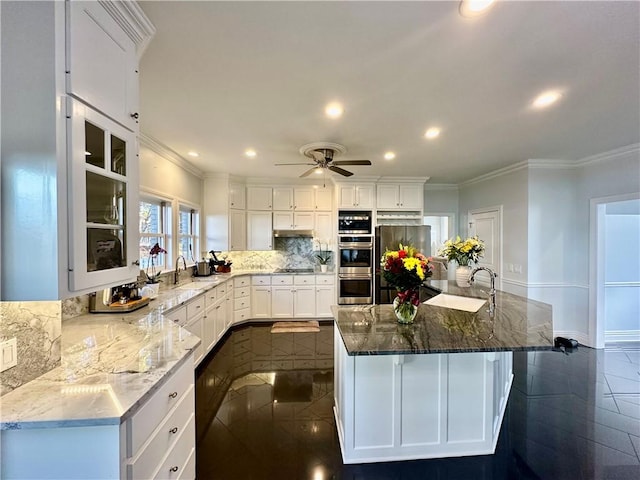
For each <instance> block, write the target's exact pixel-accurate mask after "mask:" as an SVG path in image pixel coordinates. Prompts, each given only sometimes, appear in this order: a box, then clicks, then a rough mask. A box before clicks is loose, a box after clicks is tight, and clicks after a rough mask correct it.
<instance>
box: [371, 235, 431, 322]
mask: <svg viewBox="0 0 640 480" xmlns="http://www.w3.org/2000/svg"><path fill="white" fill-rule="evenodd" d="M380 267H381V269H382V276H383V278H384V279H385V280H386V281H387V283H388V284H389V285H391V286H392V287H395V289H396V290H397V291H398V294H397V297H396V300H394V310H395V311H396V315H397V316H398V320H400V321H402V320H401V318H408V317H409V316H410V314H413V316H415V312H416V311H417V306H418V305H420V295H419V292H418V287H420V285H422V284H423V282H424V281H425V280H426V279H427V278H429V277H430V276H431V273H432V265H431V263H430V259H429V258H427V257H425V256H424V255H423V254H422V253H420V252H418V251H417V250H416V249H415V248H414V247H412V246H410V245H402V244H400V248H399V249H398V250H386V251H385V252H384V254H383V255H382V258H380ZM411 321H413V318H411V319H410V320H408V321H406V322H403V323H410V322H411Z"/></svg>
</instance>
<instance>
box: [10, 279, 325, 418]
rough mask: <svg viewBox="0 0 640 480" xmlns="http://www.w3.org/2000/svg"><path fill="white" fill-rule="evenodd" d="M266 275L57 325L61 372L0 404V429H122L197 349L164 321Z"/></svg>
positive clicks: (175, 292) (164, 295)
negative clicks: (208, 295) (209, 295)
mask: <svg viewBox="0 0 640 480" xmlns="http://www.w3.org/2000/svg"><path fill="white" fill-rule="evenodd" d="M272 273H274V272H273V271H271V270H236V271H234V272H232V273H221V274H216V275H212V276H208V277H192V278H189V279H187V278H183V281H182V282H181V285H182V287H181V288H175V287H174V288H169V289H164V290H160V293H159V295H158V297H157V298H156V299H154V300H152V301H151V302H150V303H149V304H148V305H147V306H145V307H143V308H141V309H139V310H136V311H134V312H130V313H113V314H111V313H96V314H93V313H89V314H85V315H80V316H78V317H75V318H72V319H69V320H64V321H63V322H62V345H61V349H62V359H61V366H60V367H58V368H55V369H54V370H51V371H50V372H48V373H46V374H44V375H42V376H40V377H38V378H36V379H35V380H32V381H31V382H29V383H26V384H25V385H22V386H21V387H19V388H17V389H15V390H13V391H11V392H9V393H7V394H6V395H4V396H2V397H1V398H0V410H1V418H0V430H12V429H29V428H55V427H72V426H88V425H118V424H120V423H122V422H124V421H125V420H126V419H127V418H129V416H130V415H132V414H133V413H134V412H135V411H136V410H137V408H138V406H139V405H141V404H142V403H144V402H145V401H146V399H147V398H148V397H149V396H150V395H152V394H153V392H155V391H156V390H157V389H158V388H159V387H160V385H162V383H163V381H164V380H165V379H166V377H167V375H169V374H171V373H173V372H174V371H176V370H177V369H178V368H179V366H180V365H182V364H183V363H184V361H185V360H186V358H187V356H188V355H189V353H191V352H192V351H193V350H194V349H195V348H196V347H197V346H198V344H199V343H200V339H199V338H198V337H196V336H195V335H193V334H191V333H189V332H188V331H186V330H184V329H183V328H181V327H180V326H179V325H177V324H175V323H174V322H172V321H169V320H167V319H165V315H164V314H166V313H167V312H169V311H170V310H172V309H174V308H177V307H180V306H181V305H184V304H185V303H186V302H188V301H189V300H191V299H193V298H194V297H196V296H198V295H200V294H202V293H203V292H204V291H207V290H209V289H211V288H214V287H215V286H216V285H219V284H220V283H223V282H225V281H227V280H229V279H232V278H234V277H239V276H242V275H256V274H258V275H259V274H264V275H270V274H272ZM314 273H315V274H319V275H324V274H322V273H320V272H314ZM329 274H332V273H331V272H329ZM198 283H200V284H201V285H198ZM185 285H188V286H191V287H193V288H184V286H185Z"/></svg>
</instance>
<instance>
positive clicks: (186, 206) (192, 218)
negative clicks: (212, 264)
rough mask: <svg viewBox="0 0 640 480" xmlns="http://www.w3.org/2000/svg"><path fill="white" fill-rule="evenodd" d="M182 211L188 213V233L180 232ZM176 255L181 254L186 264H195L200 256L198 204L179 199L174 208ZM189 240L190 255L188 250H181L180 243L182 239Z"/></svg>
mask: <svg viewBox="0 0 640 480" xmlns="http://www.w3.org/2000/svg"><path fill="white" fill-rule="evenodd" d="M182 213H188V214H189V233H181V232H180V216H181V214H182ZM175 237H176V250H175V251H176V256H178V255H183V256H184V258H185V260H186V263H187V265H195V263H196V262H197V261H198V258H199V256H200V206H199V205H195V204H193V203H190V202H185V201H181V200H179V201H178V202H177V208H176V235H175ZM184 238H187V239H190V240H191V248H192V252H191V254H192V256H193V258H192V256H191V255H189V252H188V251H187V252H184V253H183V252H181V250H180V245H181V241H182V239H184Z"/></svg>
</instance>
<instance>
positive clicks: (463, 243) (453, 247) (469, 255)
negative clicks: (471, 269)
mask: <svg viewBox="0 0 640 480" xmlns="http://www.w3.org/2000/svg"><path fill="white" fill-rule="evenodd" d="M438 255H442V256H443V257H446V258H447V260H449V261H450V262H451V261H455V262H457V263H458V265H459V266H461V267H462V266H469V264H471V263H477V262H478V259H479V258H480V257H482V256H484V242H483V241H482V240H480V239H479V238H478V236H477V235H476V236H473V237H469V238H467V239H466V240H462V239H461V238H460V237H459V236H457V237H456V239H455V240H447V241H446V242H444V245H443V246H442V248H441V249H440V250H439V251H438Z"/></svg>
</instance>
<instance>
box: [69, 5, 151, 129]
mask: <svg viewBox="0 0 640 480" xmlns="http://www.w3.org/2000/svg"><path fill="white" fill-rule="evenodd" d="M65 4H66V8H67V18H68V28H67V34H68V36H67V42H66V47H67V55H66V78H67V92H68V93H70V94H72V95H73V96H74V97H76V98H79V99H80V100H82V101H83V102H85V103H87V104H89V105H92V106H93V107H94V108H95V109H97V110H98V111H100V112H102V113H103V114H105V115H107V116H108V117H110V118H112V119H113V120H115V121H116V122H118V123H120V124H121V125H124V126H125V127H127V128H129V129H130V130H133V131H137V130H138V121H139V120H138V116H139V114H138V59H137V53H136V44H135V43H134V41H133V40H132V38H131V37H130V36H129V34H128V33H127V30H125V29H126V28H127V26H126V25H123V20H122V19H121V18H122V17H121V16H120V15H116V16H115V17H116V18H118V21H116V20H115V19H114V15H113V13H114V12H109V11H107V8H109V9H110V10H114V8H115V7H114V6H112V5H109V4H105V5H103V4H101V3H99V2H80V1H72V2H65Z"/></svg>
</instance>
